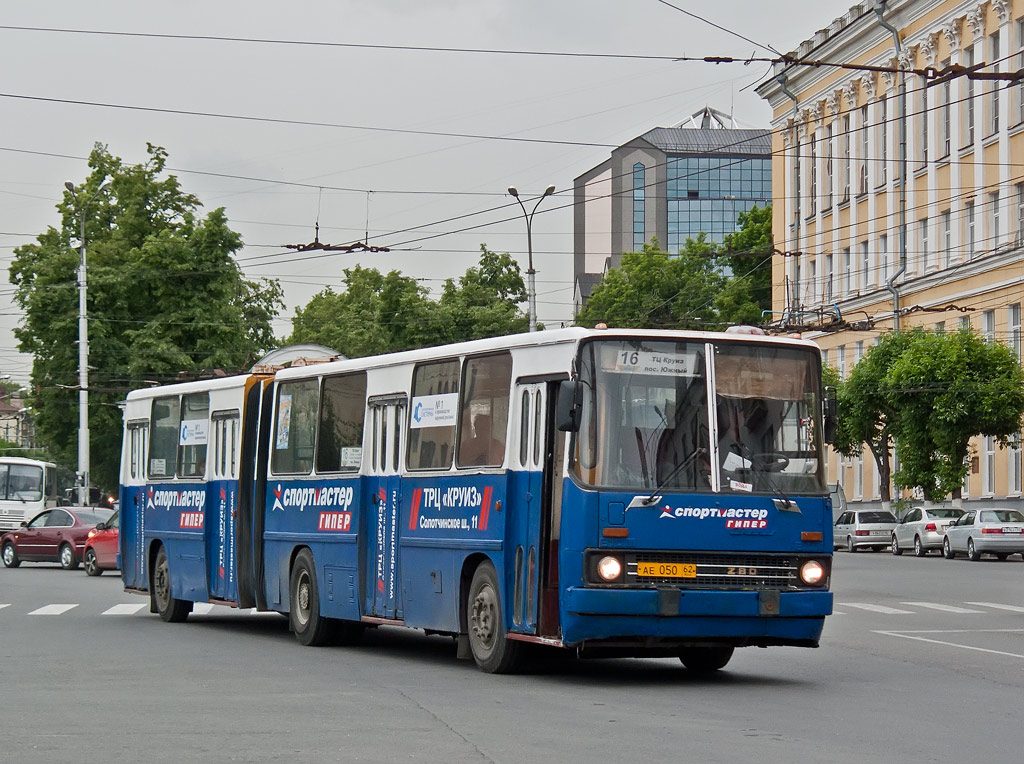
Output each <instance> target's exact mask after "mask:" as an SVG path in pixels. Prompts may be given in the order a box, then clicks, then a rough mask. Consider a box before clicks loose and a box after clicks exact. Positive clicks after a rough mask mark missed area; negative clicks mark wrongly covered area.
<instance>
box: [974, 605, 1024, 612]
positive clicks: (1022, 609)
mask: <svg viewBox="0 0 1024 764" xmlns="http://www.w3.org/2000/svg"><path fill="white" fill-rule="evenodd" d="M967 604H968V605H977V606H978V607H991V608H995V609H996V610H1009V611H1010V612H1011V613H1024V607H1021V606H1020V605H1003V604H1001V603H999V602H968V603H967Z"/></svg>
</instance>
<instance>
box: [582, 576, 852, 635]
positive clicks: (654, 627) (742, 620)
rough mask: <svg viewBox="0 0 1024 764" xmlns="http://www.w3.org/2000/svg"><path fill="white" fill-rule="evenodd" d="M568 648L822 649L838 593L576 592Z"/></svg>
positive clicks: (584, 589) (626, 590) (590, 590)
mask: <svg viewBox="0 0 1024 764" xmlns="http://www.w3.org/2000/svg"><path fill="white" fill-rule="evenodd" d="M565 603H566V611H567V612H566V613H565V617H564V619H563V628H562V635H563V637H562V638H563V641H564V642H565V643H566V644H575V643H578V642H582V641H585V640H593V639H609V638H614V637H619V636H625V635H634V636H637V637H641V636H644V637H660V638H666V639H672V638H676V639H684V640H685V639H700V638H702V637H703V638H711V639H727V640H734V641H736V642H737V643H740V644H743V643H749V644H775V645H786V644H790V645H804V646H814V645H817V642H818V639H819V638H820V636H821V630H822V626H823V625H824V619H825V616H827V615H829V614H831V612H832V592H830V591H799V592H777V591H768V592H759V591H738V592H730V591H679V590H674V589H662V590H656V589H588V588H584V587H573V588H570V589H569V590H568V592H567V595H566V601H565Z"/></svg>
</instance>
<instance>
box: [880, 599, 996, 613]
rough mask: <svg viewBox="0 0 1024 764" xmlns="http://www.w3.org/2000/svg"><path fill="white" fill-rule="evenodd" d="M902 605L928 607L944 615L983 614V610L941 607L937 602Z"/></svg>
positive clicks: (906, 603) (951, 606) (903, 603)
mask: <svg viewBox="0 0 1024 764" xmlns="http://www.w3.org/2000/svg"><path fill="white" fill-rule="evenodd" d="M900 604H901V605H913V606H914V607H926V608H930V609H931V610H941V611H943V612H944V613H962V614H967V613H982V612H984V611H982V610H971V609H970V608H966V607H957V606H956V605H940V604H939V603H937V602H901V603H900Z"/></svg>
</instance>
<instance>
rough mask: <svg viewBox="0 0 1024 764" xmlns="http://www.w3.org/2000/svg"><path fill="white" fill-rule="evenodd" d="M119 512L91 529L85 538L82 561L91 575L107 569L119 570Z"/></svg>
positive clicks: (96, 574)
mask: <svg viewBox="0 0 1024 764" xmlns="http://www.w3.org/2000/svg"><path fill="white" fill-rule="evenodd" d="M118 514H119V513H118V512H117V511H115V512H114V514H112V515H111V516H110V519H109V520H107V521H106V522H104V523H100V524H99V525H97V526H96V527H95V528H93V529H92V530H91V531H89V535H88V536H87V537H86V539H85V552H84V554H83V556H82V563H83V565H84V566H85V572H86V573H88V574H89V575H90V576H98V575H100V574H101V573H103V571H105V570H117V540H118V536H119V533H118V530H117V528H118V523H117V518H118Z"/></svg>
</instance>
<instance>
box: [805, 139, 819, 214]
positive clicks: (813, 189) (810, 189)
mask: <svg viewBox="0 0 1024 764" xmlns="http://www.w3.org/2000/svg"><path fill="white" fill-rule="evenodd" d="M807 173H808V180H809V182H808V184H807V193H808V194H809V195H810V197H811V198H810V205H809V206H808V208H807V212H808V214H810V215H814V214H815V213H816V212H817V211H818V141H817V139H816V138H814V137H813V136H812V137H811V161H810V163H809V165H808V167H807Z"/></svg>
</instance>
